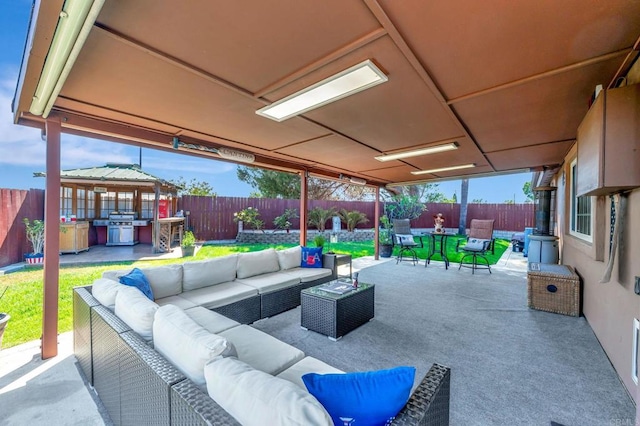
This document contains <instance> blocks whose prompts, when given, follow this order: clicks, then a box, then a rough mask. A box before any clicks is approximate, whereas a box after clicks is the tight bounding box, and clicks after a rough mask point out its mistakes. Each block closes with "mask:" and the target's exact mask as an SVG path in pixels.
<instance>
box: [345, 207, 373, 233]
mask: <svg viewBox="0 0 640 426" xmlns="http://www.w3.org/2000/svg"><path fill="white" fill-rule="evenodd" d="M338 216H340V220H342V222H344V224H345V225H347V231H349V232H353V230H354V229H356V226H358V224H359V223H367V222H369V219H367V215H366V214H364V213H362V212H359V211H358V210H351V211H348V210H346V209H341V210H340V212H338Z"/></svg>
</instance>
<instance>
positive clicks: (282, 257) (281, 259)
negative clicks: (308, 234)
mask: <svg viewBox="0 0 640 426" xmlns="http://www.w3.org/2000/svg"><path fill="white" fill-rule="evenodd" d="M276 253H277V254H278V263H280V269H281V270H283V271H284V270H287V269H293V268H298V267H299V266H300V259H301V258H302V247H300V246H297V247H291V248H288V249H284V250H278V251H276Z"/></svg>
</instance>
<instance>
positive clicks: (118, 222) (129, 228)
mask: <svg viewBox="0 0 640 426" xmlns="http://www.w3.org/2000/svg"><path fill="white" fill-rule="evenodd" d="M137 218H138V215H137V213H134V212H111V213H110V214H109V225H108V226H107V245H108V246H132V245H134V244H137V243H138V241H137V240H136V235H135V234H136V233H135V228H134V226H133V221H134V220H135V219H137Z"/></svg>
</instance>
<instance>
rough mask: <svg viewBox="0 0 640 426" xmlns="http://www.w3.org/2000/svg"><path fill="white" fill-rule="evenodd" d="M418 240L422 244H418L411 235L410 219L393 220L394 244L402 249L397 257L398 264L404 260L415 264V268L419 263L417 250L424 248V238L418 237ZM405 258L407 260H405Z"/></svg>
mask: <svg viewBox="0 0 640 426" xmlns="http://www.w3.org/2000/svg"><path fill="white" fill-rule="evenodd" d="M418 239H419V240H420V244H418V243H416V241H415V239H414V236H413V234H412V233H411V224H410V223H409V219H393V243H394V245H397V246H399V247H400V251H399V252H398V256H397V257H396V264H398V263H400V262H402V261H403V260H408V261H411V262H413V266H415V265H416V263H418V254H417V253H416V249H417V248H422V247H424V243H423V241H422V237H421V236H418ZM405 257H407V258H406V259H405Z"/></svg>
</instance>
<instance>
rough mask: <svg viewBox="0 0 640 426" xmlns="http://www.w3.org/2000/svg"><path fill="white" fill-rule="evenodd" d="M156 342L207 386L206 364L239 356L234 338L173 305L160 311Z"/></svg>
mask: <svg viewBox="0 0 640 426" xmlns="http://www.w3.org/2000/svg"><path fill="white" fill-rule="evenodd" d="M153 344H154V348H155V349H156V350H157V351H158V352H160V353H161V354H162V355H163V356H164V357H165V358H167V360H168V361H169V362H171V363H172V364H173V365H174V366H175V367H176V368H177V369H178V370H180V371H182V372H183V373H184V375H185V376H187V377H188V378H189V379H191V381H193V383H195V384H196V386H199V387H200V388H201V389H203V390H205V379H204V365H205V364H206V363H207V362H209V361H211V360H213V359H214V358H216V357H219V356H236V351H235V348H234V347H233V345H232V344H231V342H229V341H227V339H225V338H224V337H221V336H218V335H217V334H213V333H209V332H208V331H207V330H205V329H204V328H202V327H201V326H200V325H198V324H197V323H196V322H195V321H193V320H192V319H191V318H189V316H188V315H187V314H185V313H184V311H183V310H182V309H180V308H178V307H177V306H173V305H165V306H162V307H160V308H159V309H158V311H157V312H156V318H155V321H154V323H153Z"/></svg>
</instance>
